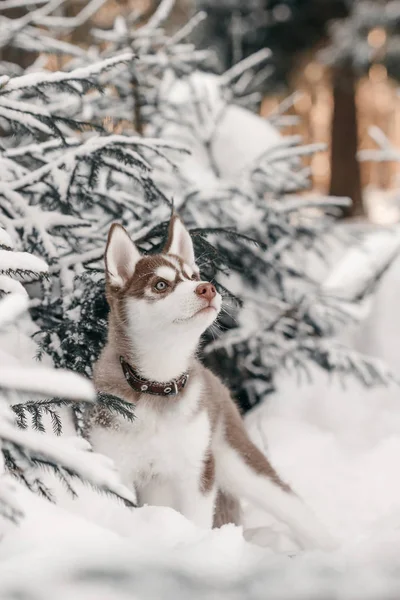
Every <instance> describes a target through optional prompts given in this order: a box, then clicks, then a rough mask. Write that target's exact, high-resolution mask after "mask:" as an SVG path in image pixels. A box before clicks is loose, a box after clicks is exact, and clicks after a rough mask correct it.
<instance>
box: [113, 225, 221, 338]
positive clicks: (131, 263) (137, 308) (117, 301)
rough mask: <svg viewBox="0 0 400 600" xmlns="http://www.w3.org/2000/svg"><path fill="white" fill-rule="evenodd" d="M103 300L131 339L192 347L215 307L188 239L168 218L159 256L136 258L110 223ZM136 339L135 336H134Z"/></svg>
mask: <svg viewBox="0 0 400 600" xmlns="http://www.w3.org/2000/svg"><path fill="white" fill-rule="evenodd" d="M105 267H106V286H107V298H108V301H109V304H110V307H111V311H113V310H119V311H120V312H121V313H122V314H123V317H122V319H123V321H124V322H125V323H126V325H127V327H128V328H129V329H130V330H131V331H132V334H133V335H134V337H135V339H136V340H138V338H141V339H142V340H143V339H147V340H149V341H151V340H153V343H159V342H160V340H161V339H164V340H166V341H169V343H170V345H171V346H172V347H174V346H175V345H176V343H177V341H178V340H181V341H183V342H185V341H186V342H187V344H189V345H192V344H193V343H197V341H198V339H199V337H200V336H201V334H202V333H203V332H204V331H205V330H206V329H207V328H208V327H209V326H210V325H211V324H212V323H213V322H214V320H215V319H216V317H217V315H218V313H219V311H220V309H221V296H220V294H219V293H218V292H217V291H216V289H215V287H214V286H213V285H212V284H211V283H208V282H205V281H201V280H200V272H199V269H198V267H197V265H196V262H195V256H194V249H193V243H192V239H191V237H190V234H189V232H188V231H187V230H186V228H185V227H184V225H183V223H182V221H181V220H180V219H179V218H178V217H177V216H174V217H173V218H172V219H171V222H170V225H169V235H168V240H167V243H166V246H165V248H164V250H163V251H162V253H161V254H157V255H148V256H141V255H140V253H139V251H138V249H137V248H136V246H135V244H134V243H133V242H132V241H131V239H130V238H129V235H128V234H127V232H126V230H125V229H124V228H123V227H122V226H121V225H118V224H114V225H112V226H111V229H110V232H109V235H108V241H107V247H106V253H105ZM138 341H139V342H140V340H138Z"/></svg>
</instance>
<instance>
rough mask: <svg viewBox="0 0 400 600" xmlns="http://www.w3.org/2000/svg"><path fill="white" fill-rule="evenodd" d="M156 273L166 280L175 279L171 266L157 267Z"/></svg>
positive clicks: (174, 272)
mask: <svg viewBox="0 0 400 600" xmlns="http://www.w3.org/2000/svg"><path fill="white" fill-rule="evenodd" d="M156 275H157V276H158V277H161V278H162V279H166V280H167V281H175V277H176V271H175V269H173V268H172V267H158V269H156Z"/></svg>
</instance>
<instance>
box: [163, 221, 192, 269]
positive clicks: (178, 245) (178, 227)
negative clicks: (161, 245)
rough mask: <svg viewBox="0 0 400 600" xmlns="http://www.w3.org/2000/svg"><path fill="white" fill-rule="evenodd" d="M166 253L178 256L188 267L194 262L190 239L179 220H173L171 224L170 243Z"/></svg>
mask: <svg viewBox="0 0 400 600" xmlns="http://www.w3.org/2000/svg"><path fill="white" fill-rule="evenodd" d="M168 253H169V254H175V255H176V256H179V257H180V258H181V259H182V260H183V262H185V263H186V264H188V265H193V264H194V262H195V257H194V250H193V243H192V238H191V237H190V234H189V232H188V230H187V229H186V227H185V226H184V225H183V223H182V221H181V220H180V219H175V220H174V222H173V230H172V241H171V245H170V247H169V250H168Z"/></svg>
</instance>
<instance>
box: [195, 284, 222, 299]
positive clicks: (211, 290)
mask: <svg viewBox="0 0 400 600" xmlns="http://www.w3.org/2000/svg"><path fill="white" fill-rule="evenodd" d="M196 294H197V295H198V296H200V298H204V300H208V302H210V301H211V300H212V299H213V298H215V296H216V295H217V291H216V289H215V287H214V286H213V284H212V283H200V285H198V286H197V288H196Z"/></svg>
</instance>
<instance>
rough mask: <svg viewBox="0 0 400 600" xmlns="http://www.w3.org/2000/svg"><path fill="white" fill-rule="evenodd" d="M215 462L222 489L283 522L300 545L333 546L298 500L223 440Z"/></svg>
mask: <svg viewBox="0 0 400 600" xmlns="http://www.w3.org/2000/svg"><path fill="white" fill-rule="evenodd" d="M215 459H216V464H215V466H216V478H217V481H218V485H219V486H221V488H222V489H223V490H225V491H227V492H229V493H231V494H233V495H234V496H236V497H242V498H245V499H247V500H248V501H249V502H251V503H252V504H255V505H256V506H259V507H260V508H261V509H263V510H265V511H266V512H267V513H270V514H272V515H273V516H274V517H275V518H276V519H278V520H279V521H282V522H283V523H286V524H287V525H288V526H289V528H290V529H291V531H292V532H293V533H294V534H295V535H297V538H298V542H299V543H300V544H301V545H303V546H305V547H311V548H315V547H318V548H323V549H326V550H331V549H333V548H335V547H336V544H335V542H334V541H333V540H332V538H331V537H330V536H329V534H328V533H327V532H326V531H325V530H324V528H323V527H322V525H321V524H320V523H319V522H318V520H317V518H316V516H315V515H314V514H313V513H312V512H311V511H310V510H309V509H308V507H307V506H306V505H305V504H304V503H303V502H302V501H301V500H300V499H299V498H297V497H296V496H295V495H294V494H291V493H287V492H285V491H283V490H282V489H281V488H280V487H279V486H278V485H276V484H275V483H274V482H273V481H271V480H270V479H268V478H267V477H265V476H263V475H258V474H257V473H256V472H255V471H253V470H252V469H250V467H249V466H248V465H247V464H246V463H245V461H244V460H243V457H242V456H241V455H240V454H239V453H238V452H236V450H234V449H233V448H232V447H231V446H229V444H227V443H226V441H225V440H224V439H223V438H222V437H221V438H220V440H219V443H218V445H217V448H216V449H215Z"/></svg>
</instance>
